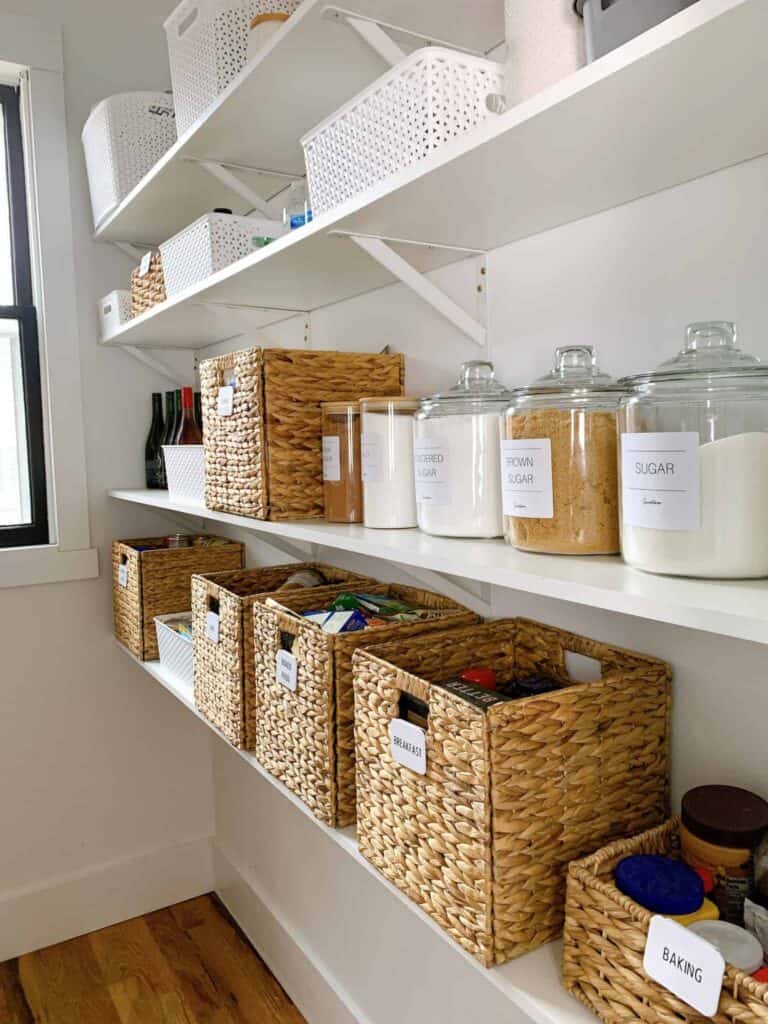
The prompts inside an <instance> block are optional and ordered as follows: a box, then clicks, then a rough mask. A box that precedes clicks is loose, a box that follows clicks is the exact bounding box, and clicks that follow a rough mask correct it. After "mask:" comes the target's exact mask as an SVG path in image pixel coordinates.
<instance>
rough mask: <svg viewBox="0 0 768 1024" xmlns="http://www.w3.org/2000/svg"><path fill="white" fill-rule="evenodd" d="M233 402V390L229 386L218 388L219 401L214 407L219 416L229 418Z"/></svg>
mask: <svg viewBox="0 0 768 1024" xmlns="http://www.w3.org/2000/svg"><path fill="white" fill-rule="evenodd" d="M234 402H235V389H234V388H233V387H232V385H231V384H227V385H225V386H224V387H223V388H219V400H218V403H217V406H216V409H217V412H218V414H219V416H231V415H232V409H233V406H234Z"/></svg>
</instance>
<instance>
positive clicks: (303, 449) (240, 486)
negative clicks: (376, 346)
mask: <svg viewBox="0 0 768 1024" xmlns="http://www.w3.org/2000/svg"><path fill="white" fill-rule="evenodd" d="M403 378H404V362H403V357H402V356H401V355H365V354H360V353H354V352H308V351H306V350H303V349H302V350H299V351H293V350H291V349H260V348H253V349H248V350H247V351H244V352H234V353H230V354H228V355H225V356H219V357H218V358H216V359H208V360H206V361H205V362H203V363H201V365H200V381H201V387H202V400H203V433H204V436H205V503H206V505H207V507H208V508H209V509H215V510H216V511H219V512H233V513H235V514H238V515H244V516H253V517H254V518H256V519H309V518H313V517H319V516H322V515H323V512H324V505H323V464H322V414H321V409H320V406H321V404H322V403H323V402H330V401H354V400H355V399H357V398H360V397H361V396H364V395H390V394H391V395H401V394H402V393H403ZM232 382H234V391H233V393H232V404H231V412H226V413H225V414H221V413H220V409H221V406H220V404H219V391H220V389H221V388H222V387H225V386H229V385H231V383H232Z"/></svg>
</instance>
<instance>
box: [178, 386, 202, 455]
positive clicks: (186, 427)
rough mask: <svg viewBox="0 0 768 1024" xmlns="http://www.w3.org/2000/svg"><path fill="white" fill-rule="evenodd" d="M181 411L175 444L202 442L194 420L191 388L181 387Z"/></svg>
mask: <svg viewBox="0 0 768 1024" xmlns="http://www.w3.org/2000/svg"><path fill="white" fill-rule="evenodd" d="M181 413H182V415H181V425H180V426H179V432H178V433H177V435H176V444H202V443H203V435H202V433H201V431H200V427H199V426H198V425H197V421H196V420H195V407H194V397H193V395H192V388H182V392H181Z"/></svg>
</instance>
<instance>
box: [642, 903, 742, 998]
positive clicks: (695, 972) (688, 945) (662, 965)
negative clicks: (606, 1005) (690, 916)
mask: <svg viewBox="0 0 768 1024" xmlns="http://www.w3.org/2000/svg"><path fill="white" fill-rule="evenodd" d="M643 970H644V971H645V973H646V974H647V975H648V977H649V978H653V980H654V981H657V982H658V983H659V984H660V985H663V986H664V988H666V989H668V990H669V991H670V992H673V993H674V994H675V995H676V996H677V997H678V998H679V999H682V1000H683V1002H685V1003H687V1004H688V1005H689V1006H692V1007H693V1008H694V1010H697V1011H698V1012H699V1013H701V1014H703V1015H704V1016H705V1017H714V1015H715V1014H716V1013H717V1007H718V1003H719V1002H720V992H721V990H722V987H723V975H724V974H725V960H724V959H723V955H722V953H721V952H720V950H719V949H717V948H716V947H715V946H713V945H712V943H711V942H707V941H706V940H705V939H702V938H701V936H699V935H697V934H696V933H695V932H692V931H690V930H689V929H688V928H685V927H683V925H681V924H678V923H677V921H670V920H669V919H668V918H666V917H659V916H656V917H652V918H651V924H650V927H649V929H648V938H647V940H646V943H645V956H644V957H643Z"/></svg>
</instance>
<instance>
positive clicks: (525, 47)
mask: <svg viewBox="0 0 768 1024" xmlns="http://www.w3.org/2000/svg"><path fill="white" fill-rule="evenodd" d="M647 2H648V0H642V3H647ZM504 14H505V21H506V37H507V64H506V69H505V74H504V79H505V90H504V91H505V95H506V100H507V105H508V106H510V107H512V106H514V105H515V104H516V103H521V102H522V101H523V100H524V99H527V98H528V97H529V96H534V95H535V94H536V93H538V92H541V90H542V89H546V88H547V87H548V86H550V85H554V83H555V82H558V81H559V80H560V79H561V78H565V77H566V76H567V75H570V74H571V73H572V72H574V71H576V70H577V69H578V68H580V67H581V66H582V64H584V33H583V31H582V25H581V21H580V20H579V17H578V15H577V14H576V12H575V11H574V8H573V4H572V2H571V0H505V2H504Z"/></svg>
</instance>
